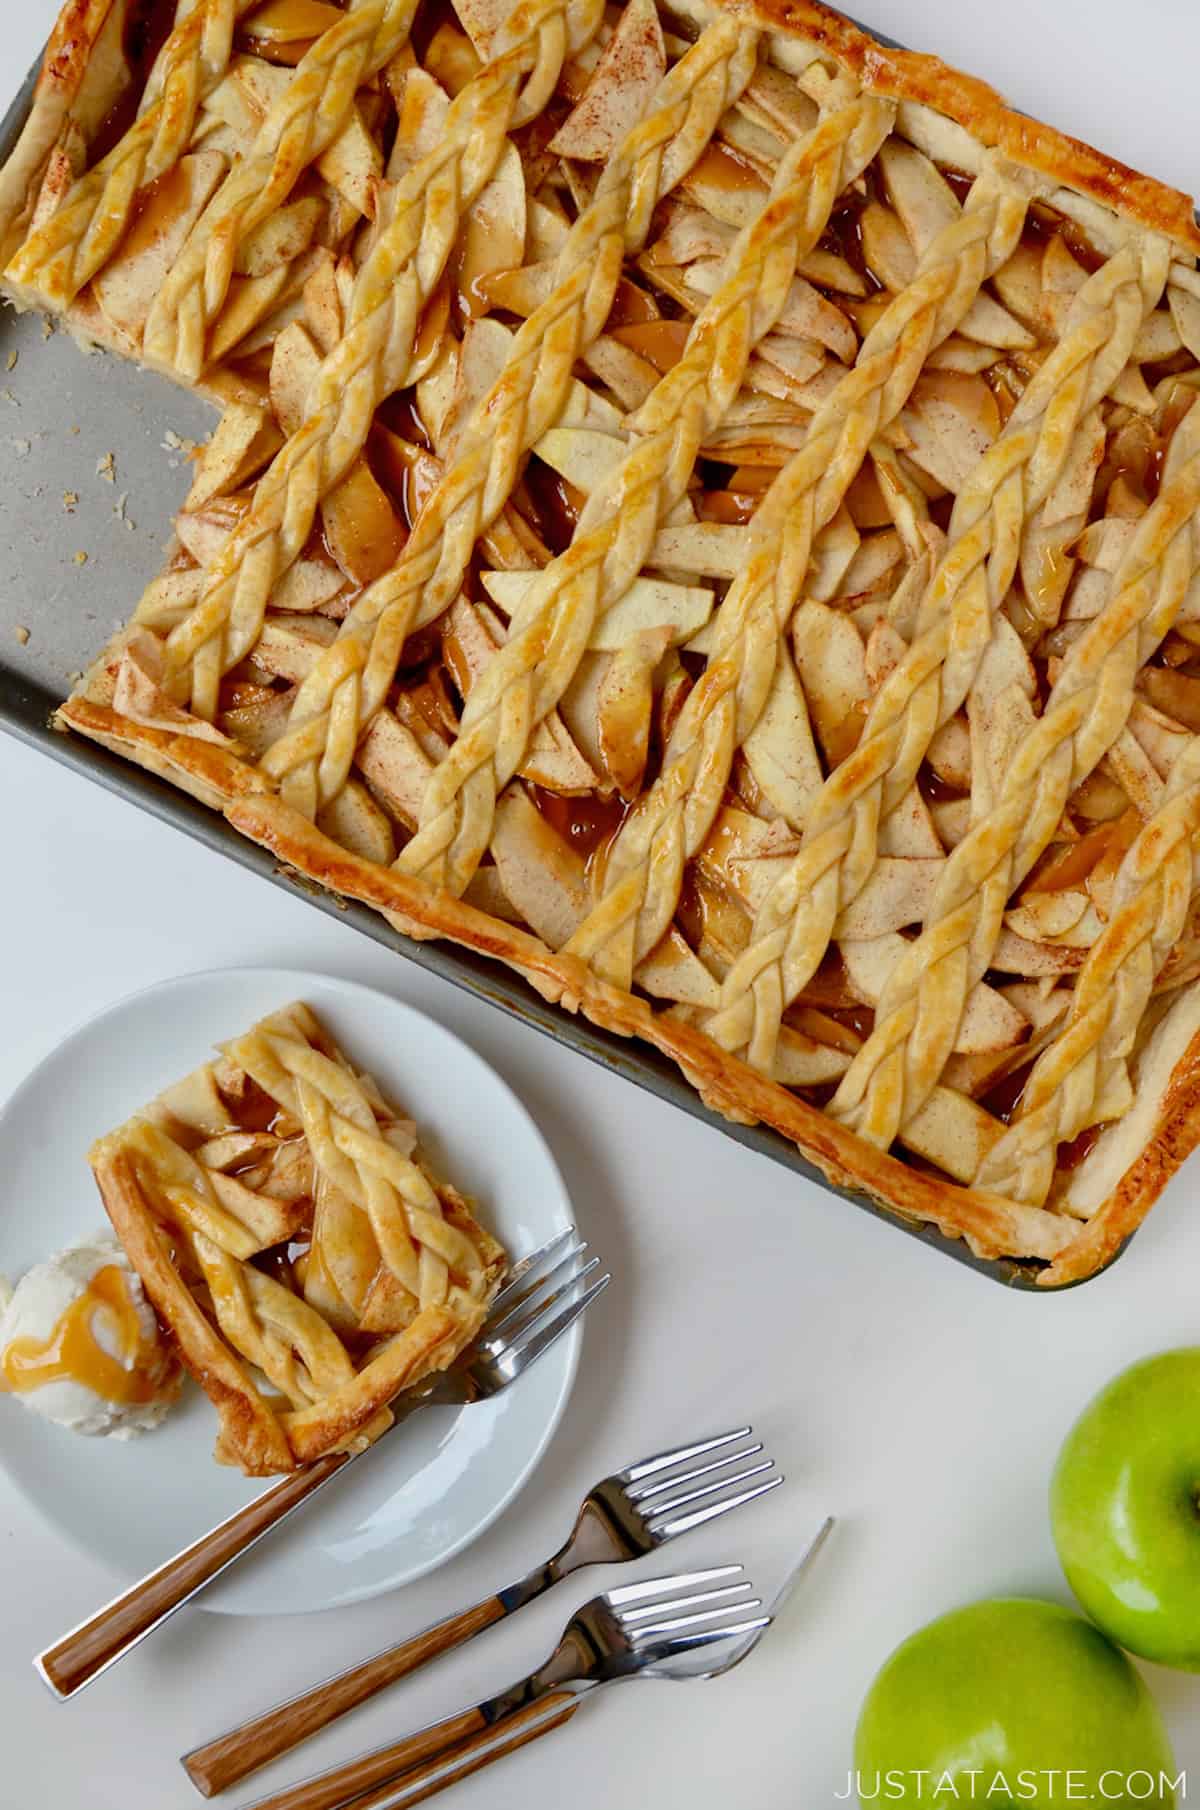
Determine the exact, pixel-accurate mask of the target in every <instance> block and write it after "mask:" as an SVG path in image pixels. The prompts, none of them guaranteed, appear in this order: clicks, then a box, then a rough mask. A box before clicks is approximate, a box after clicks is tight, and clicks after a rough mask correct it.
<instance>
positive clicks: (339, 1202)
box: [91, 1004, 505, 1476]
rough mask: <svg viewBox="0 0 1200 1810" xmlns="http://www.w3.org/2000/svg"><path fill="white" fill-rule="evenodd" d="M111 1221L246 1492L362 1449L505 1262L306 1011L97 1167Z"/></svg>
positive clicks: (112, 1139) (215, 1066) (450, 1342)
mask: <svg viewBox="0 0 1200 1810" xmlns="http://www.w3.org/2000/svg"><path fill="white" fill-rule="evenodd" d="M91 1164H92V1170H93V1173H94V1174H95V1177H96V1180H97V1183H98V1184H99V1187H100V1193H101V1195H102V1196H103V1199H104V1205H105V1207H106V1208H107V1210H108V1215H109V1218H110V1219H111V1220H112V1223H113V1227H114V1229H115V1231H116V1233H117V1236H118V1238H119V1239H120V1240H121V1243H122V1245H123V1247H124V1249H125V1252H126V1254H127V1255H128V1257H129V1259H130V1262H131V1263H132V1264H133V1266H134V1268H135V1269H136V1270H137V1272H138V1275H139V1276H140V1277H141V1279H142V1283H143V1285H144V1287H145V1289H146V1293H147V1294H148V1296H149V1297H150V1299H151V1301H152V1302H153V1303H154V1306H155V1308H156V1309H157V1310H158V1313H159V1316H160V1318H161V1319H162V1321H163V1323H164V1324H165V1325H166V1326H167V1328H168V1329H169V1331H170V1333H171V1335H172V1337H173V1339H174V1341H175V1344H176V1345H177V1346H178V1349H179V1354H180V1356H181V1357H182V1359H183V1362H184V1363H185V1365H186V1366H187V1368H188V1369H189V1370H190V1371H191V1373H192V1375H193V1376H194V1377H195V1379H196V1381H197V1382H198V1383H199V1384H200V1386H201V1387H202V1388H203V1389H204V1391H205V1392H206V1394H207V1395H208V1396H209V1397H210V1398H211V1400H212V1401H213V1403H214V1404H215V1406H216V1408H217V1412H218V1414H219V1415H220V1432H219V1434H218V1438H217V1445H216V1456H217V1458H218V1459H219V1460H220V1461H221V1462H223V1463H227V1464H239V1465H240V1466H241V1467H242V1469H243V1470H244V1471H246V1472H247V1473H249V1474H250V1475H253V1476H266V1475H269V1474H271V1473H272V1472H275V1471H290V1470H293V1469H295V1467H296V1466H297V1465H300V1464H305V1463H307V1462H309V1461H310V1460H312V1459H314V1458H319V1457H321V1456H322V1455H323V1454H324V1453H326V1452H332V1451H340V1450H343V1449H346V1448H350V1449H353V1448H354V1447H356V1446H359V1445H361V1444H362V1443H365V1442H369V1441H370V1440H372V1439H375V1438H377V1437H378V1436H379V1434H380V1433H382V1432H383V1431H384V1430H385V1429H386V1428H387V1427H388V1426H390V1424H391V1418H392V1417H391V1414H390V1412H389V1409H388V1403H389V1402H390V1401H391V1400H392V1399H393V1398H394V1397H395V1396H396V1395H398V1394H399V1393H400V1392H401V1391H402V1390H404V1389H407V1388H410V1387H411V1386H412V1385H413V1384H414V1383H417V1382H419V1381H420V1380H421V1379H422V1378H423V1377H425V1376H428V1375H429V1374H430V1373H431V1372H433V1371H437V1370H443V1369H445V1368H446V1367H447V1366H448V1365H449V1364H451V1363H453V1362H454V1360H455V1358H456V1357H458V1356H459V1354H460V1353H461V1352H462V1351H463V1350H464V1348H465V1347H466V1346H467V1345H469V1344H470V1343H471V1341H472V1340H473V1339H474V1338H475V1336H476V1334H477V1333H478V1331H479V1328H480V1327H481V1325H482V1324H483V1321H484V1319H485V1317H486V1314H487V1309H488V1304H489V1302H490V1301H491V1298H492V1296H493V1295H494V1293H495V1291H496V1289H497V1287H498V1286H499V1282H500V1278H501V1276H502V1274H503V1270H504V1262H505V1260H504V1253H503V1251H502V1250H501V1248H500V1246H499V1245H498V1244H497V1243H496V1241H495V1239H494V1238H492V1237H491V1236H490V1235H489V1234H488V1233H487V1232H485V1231H484V1229H483V1227H482V1226H481V1225H480V1224H479V1222H478V1220H477V1219H476V1218H475V1217H474V1214H473V1212H472V1210H471V1207H470V1206H469V1205H468V1203H467V1202H466V1201H465V1200H464V1199H463V1198H462V1196H461V1195H459V1194H457V1193H456V1192H455V1190H454V1189H453V1188H452V1187H450V1186H449V1184H448V1183H447V1182H444V1181H442V1180H441V1179H440V1178H439V1177H437V1176H436V1175H435V1174H434V1173H433V1172H432V1170H431V1169H430V1167H429V1164H428V1162H427V1161H426V1159H425V1158H424V1156H423V1155H422V1153H421V1150H420V1148H419V1146H418V1144H417V1139H416V1133H415V1130H414V1127H413V1126H412V1124H411V1123H410V1122H409V1121H408V1120H407V1119H405V1118H404V1117H403V1116H402V1115H401V1114H400V1113H399V1111H398V1110H397V1109H396V1108H395V1107H393V1106H392V1105H390V1104H389V1103H388V1102H387V1101H386V1100H385V1099H384V1097H383V1095H382V1094H381V1093H380V1091H379V1089H378V1087H377V1086H376V1084H375V1082H374V1081H373V1080H372V1079H371V1077H370V1076H369V1075H362V1074H359V1073H358V1072H357V1071H356V1070H355V1069H354V1068H353V1067H352V1066H351V1065H350V1063H349V1062H348V1061H347V1059H346V1057H345V1055H343V1053H342V1051H341V1050H340V1049H338V1048H337V1046H336V1045H335V1044H334V1043H333V1041H332V1040H331V1038H330V1037H329V1035H328V1034H327V1032H326V1031H325V1030H324V1028H323V1027H322V1025H321V1024H320V1023H319V1021H318V1019H317V1018H316V1016H315V1015H314V1014H313V1013H312V1012H311V1011H310V1010H309V1008H308V1007H307V1006H305V1005H301V1004H296V1005H291V1006H288V1007H287V1008H286V1009H285V1010H283V1011H280V1012H275V1013H273V1014H272V1015H271V1016H270V1017H269V1018H264V1019H263V1020H262V1022H261V1023H259V1024H256V1025H255V1026H254V1028H253V1029H252V1030H251V1031H249V1032H248V1033H247V1034H246V1035H245V1036H244V1037H239V1038H236V1039H235V1040H234V1041H233V1042H231V1043H228V1044H226V1045H225V1046H224V1047H223V1048H222V1050H221V1053H220V1055H219V1057H218V1058H217V1060H216V1061H214V1062H209V1063H205V1064H204V1065H203V1066H202V1067H200V1068H198V1069H196V1070H195V1071H194V1072H193V1073H192V1074H190V1075H188V1076H187V1077H186V1079H185V1080H183V1081H180V1082H178V1083H177V1084H176V1085H175V1086H173V1087H169V1088H167V1090H166V1091H165V1092H164V1093H162V1094H160V1095H159V1096H158V1098H157V1099H156V1100H154V1101H152V1102H151V1104H150V1105H149V1106H147V1107H145V1108H143V1110H142V1111H141V1112H139V1113H137V1114H136V1115H135V1116H134V1117H133V1118H132V1119H130V1120H129V1122H128V1124H125V1125H122V1126H121V1127H120V1128H119V1129H118V1130H116V1131H113V1132H110V1133H109V1134H108V1135H107V1136H106V1137H102V1138H101V1139H100V1140H99V1141H98V1142H97V1143H96V1144H95V1145H94V1146H93V1149H92V1151H91Z"/></svg>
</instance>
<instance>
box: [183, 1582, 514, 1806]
mask: <svg viewBox="0 0 1200 1810" xmlns="http://www.w3.org/2000/svg"><path fill="white" fill-rule="evenodd" d="M506 1613H507V1611H506V1609H505V1606H504V1604H503V1602H502V1601H501V1600H500V1598H499V1597H498V1596H490V1597H488V1599H487V1601H486V1602H482V1603H478V1604H476V1606H475V1607H474V1608H473V1609H465V1610H463V1612H462V1614H460V1615H452V1616H451V1617H450V1618H449V1620H447V1621H442V1622H438V1624H437V1625H436V1627H432V1628H426V1629H425V1631H424V1632H423V1633H421V1634H415V1635H413V1637H412V1638H411V1639H410V1640H404V1641H401V1642H400V1644H399V1646H395V1647H389V1648H388V1650H387V1652H385V1653H376V1654H375V1656H374V1657H373V1658H372V1659H366V1660H364V1661H363V1663H362V1664H361V1665H356V1666H353V1667H352V1668H351V1669H350V1670H349V1671H347V1672H342V1673H340V1674H339V1675H338V1676H337V1677H336V1678H330V1679H327V1680H326V1681H325V1683H323V1684H318V1685H315V1686H314V1687H313V1689H312V1690H309V1691H305V1692H303V1694H302V1695H301V1696H299V1697H293V1698H291V1699H290V1701H288V1702H287V1703H281V1704H278V1705H276V1707H275V1708H274V1709H269V1710H266V1711H264V1713H263V1714H262V1715H261V1716H257V1717H255V1719H254V1720H253V1721H252V1722H244V1723H243V1724H242V1725H241V1727H239V1728H234V1729H231V1730H230V1731H229V1733H228V1734H225V1735H220V1736H218V1738H217V1739H216V1740H215V1741H209V1742H208V1743H207V1745H205V1746H204V1747H196V1748H193V1750H192V1752H191V1753H187V1754H184V1756H183V1765H184V1769H185V1771H186V1772H187V1775H188V1777H189V1778H190V1779H191V1781H192V1783H193V1785H195V1787H196V1789H197V1791H199V1792H200V1793H201V1794H202V1795H203V1796H204V1797H215V1796H216V1794H217V1792H218V1791H225V1790H227V1789H228V1788H229V1786H230V1785H236V1784H237V1783H238V1781H239V1780H240V1779H244V1778H245V1777H246V1776H247V1774H248V1773H251V1772H256V1771H257V1770H258V1768H259V1767H260V1766H265V1765H266V1764H267V1762H268V1761H269V1760H277V1759H278V1758H279V1757H280V1755H281V1754H285V1753H289V1752H290V1751H291V1749H292V1748H293V1747H297V1746H299V1744H300V1742H301V1741H306V1740H307V1739H308V1737H309V1736H310V1735H314V1734H316V1732H317V1730H318V1729H319V1728H324V1727H326V1726H327V1724H328V1723H330V1722H334V1721H336V1720H337V1718H338V1717H339V1716H344V1715H345V1714H346V1712H347V1710H351V1709H355V1708H357V1706H358V1705H359V1704H360V1703H365V1702H366V1701H367V1699H368V1698H369V1697H373V1696H375V1694H376V1692H377V1691H381V1690H384V1689H386V1687H387V1686H388V1685H389V1684H394V1683H395V1682H396V1680H397V1679H399V1678H404V1677H405V1676H407V1674H408V1673H409V1672H415V1671H416V1670H417V1668H418V1666H422V1665H424V1664H426V1662H427V1661H428V1660H430V1659H435V1658H436V1657H437V1656H438V1654H439V1653H448V1652H449V1651H450V1650H451V1648H452V1647H457V1646H460V1645H461V1644H462V1642H463V1641H465V1640H470V1639H471V1637H472V1635H475V1634H478V1633H480V1632H481V1631H482V1630H483V1629H484V1628H490V1627H491V1625H492V1623H493V1622H497V1621H500V1620H502V1619H503V1617H504V1615H505V1614H506ZM393 1770H394V1769H393Z"/></svg>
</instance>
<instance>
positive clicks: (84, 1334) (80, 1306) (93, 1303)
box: [0, 1263, 157, 1402]
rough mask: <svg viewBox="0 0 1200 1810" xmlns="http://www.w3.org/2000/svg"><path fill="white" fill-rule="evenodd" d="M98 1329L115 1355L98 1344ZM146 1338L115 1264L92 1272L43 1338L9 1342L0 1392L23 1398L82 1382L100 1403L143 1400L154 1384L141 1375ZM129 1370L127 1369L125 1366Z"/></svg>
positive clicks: (1, 1357) (0, 1366)
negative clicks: (36, 1391) (56, 1385)
mask: <svg viewBox="0 0 1200 1810" xmlns="http://www.w3.org/2000/svg"><path fill="white" fill-rule="evenodd" d="M97 1323H99V1324H100V1325H103V1326H104V1327H105V1328H106V1329H107V1331H108V1333H109V1336H110V1339H111V1342H112V1343H113V1344H114V1345H115V1347H116V1352H115V1355H114V1353H112V1352H109V1351H107V1350H106V1349H105V1347H104V1346H103V1345H102V1344H101V1343H100V1340H99V1338H98V1336H97V1330H98V1325H97ZM144 1346H145V1340H144V1338H143V1334H142V1323H141V1320H140V1318H139V1315H138V1311H137V1307H136V1304H135V1302H134V1298H133V1296H132V1294H131V1293H130V1290H129V1278H128V1276H127V1275H126V1272H125V1271H124V1270H123V1269H122V1268H121V1267H120V1265H119V1264H116V1263H108V1264H105V1266H104V1268H103V1269H99V1270H97V1271H96V1274H95V1275H94V1276H93V1277H92V1279H91V1281H90V1282H89V1283H88V1285H87V1288H86V1289H85V1290H84V1292H83V1293H82V1294H81V1295H80V1296H79V1299H78V1300H77V1301H72V1303H71V1305H70V1306H69V1307H68V1308H67V1310H66V1312H65V1313H64V1314H62V1316H61V1317H60V1319H59V1320H58V1322H57V1324H56V1325H55V1327H54V1329H53V1331H52V1332H51V1333H50V1336H49V1337H48V1338H46V1339H35V1338H23V1339H13V1340H12V1341H11V1342H10V1343H9V1344H8V1345H7V1346H6V1347H5V1349H4V1352H3V1353H2V1354H0V1389H4V1390H11V1391H12V1392H13V1393H14V1394H18V1395H20V1394H24V1393H26V1392H27V1391H29V1390H31V1389H41V1388H43V1387H44V1386H45V1384H47V1383H68V1382H69V1383H81V1384H82V1385H83V1387H84V1388H85V1389H90V1390H91V1391H92V1393H93V1394H94V1395H98V1396H100V1397H101V1399H102V1400H104V1401H110V1402H148V1401H153V1399H154V1396H155V1393H156V1387H157V1386H156V1384H155V1382H154V1381H153V1380H152V1379H151V1378H150V1377H149V1376H147V1375H146V1374H145V1366H143V1365H142V1364H141V1363H140V1362H139V1360H140V1359H141V1357H142V1354H143V1350H144ZM127 1366H128V1367H127Z"/></svg>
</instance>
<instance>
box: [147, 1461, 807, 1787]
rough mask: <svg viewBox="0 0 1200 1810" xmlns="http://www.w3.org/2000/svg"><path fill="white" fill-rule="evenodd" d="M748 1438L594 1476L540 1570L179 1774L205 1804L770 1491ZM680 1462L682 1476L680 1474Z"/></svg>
mask: <svg viewBox="0 0 1200 1810" xmlns="http://www.w3.org/2000/svg"><path fill="white" fill-rule="evenodd" d="M751 1433H752V1429H751V1428H750V1427H738V1428H736V1429H735V1430H734V1431H733V1432H730V1433H719V1434H718V1435H717V1436H716V1437H715V1438H713V1439H703V1440H700V1441H699V1442H698V1443H694V1444H691V1445H684V1446H677V1447H675V1449H674V1450H673V1451H668V1452H658V1453H656V1454H654V1456H653V1457H650V1458H644V1459H642V1460H641V1461H640V1462H639V1463H637V1464H632V1465H630V1466H628V1468H627V1469H625V1470H623V1471H617V1472H615V1473H614V1474H613V1475H612V1476H611V1477H605V1478H603V1479H602V1481H601V1482H599V1483H597V1484H596V1485H595V1487H594V1488H593V1489H591V1490H589V1492H588V1494H587V1495H586V1496H585V1498H584V1500H583V1503H582V1505H581V1507H580V1509H579V1513H578V1515H577V1516H576V1518H575V1525H574V1527H573V1528H572V1530H571V1533H570V1535H569V1537H568V1538H567V1540H566V1541H565V1542H564V1544H563V1545H562V1546H560V1547H559V1549H558V1551H557V1552H556V1553H555V1554H554V1556H553V1557H552V1558H550V1559H548V1560H547V1561H546V1563H545V1564H544V1565H539V1566H537V1567H536V1568H535V1569H534V1570H533V1571H531V1572H529V1573H528V1575H527V1576H525V1577H523V1578H520V1579H518V1581H517V1582H516V1583H515V1584H509V1585H508V1587H507V1588H506V1589H504V1590H501V1591H499V1592H497V1594H496V1595H495V1596H491V1597H488V1598H487V1599H486V1601H484V1602H481V1603H477V1604H476V1605H475V1606H474V1607H473V1608H470V1609H465V1610H463V1611H462V1612H461V1614H458V1615H453V1616H451V1617H450V1618H449V1619H448V1620H446V1621H443V1622H439V1623H437V1624H436V1625H435V1626H433V1627H430V1628H426V1629H425V1630H424V1631H423V1632H422V1633H420V1634H416V1635H414V1636H412V1637H411V1638H410V1639H408V1640H404V1641H401V1642H400V1644H399V1645H398V1646H394V1647H389V1648H388V1649H387V1650H386V1651H385V1652H382V1653H376V1654H374V1655H373V1656H372V1657H371V1658H370V1659H366V1660H363V1661H362V1662H361V1663H360V1664H359V1665H356V1666H352V1667H351V1668H350V1669H349V1670H348V1671H345V1672H340V1673H338V1674H337V1675H336V1676H335V1677H333V1678H327V1679H325V1680H323V1682H322V1683H320V1684H318V1685H315V1686H314V1687H313V1688H312V1689H311V1690H308V1691H305V1692H303V1693H302V1694H301V1695H300V1696H297V1697H292V1698H290V1699H289V1700H288V1701H287V1702H286V1703H281V1704H279V1705H277V1706H276V1707H275V1708H274V1709H269V1710H266V1711H264V1713H263V1714H262V1715H260V1716H257V1717H255V1718H254V1719H253V1720H251V1721H249V1722H245V1723H243V1724H242V1725H241V1726H240V1727H238V1728H235V1729H232V1730H230V1731H229V1733H227V1734H224V1735H220V1736H218V1737H217V1739H216V1740H214V1741H210V1742H208V1743H207V1744H206V1745H205V1746H203V1747H197V1748H194V1749H193V1750H192V1752H191V1753H188V1754H185V1755H184V1756H183V1765H184V1767H185V1769H186V1771H187V1774H188V1777H189V1778H190V1779H191V1781H192V1783H193V1784H194V1785H195V1787H196V1789H197V1790H198V1791H199V1792H200V1793H201V1794H202V1795H203V1796H204V1797H213V1796H215V1794H216V1793H217V1792H218V1791H224V1790H226V1789H228V1787H229V1786H230V1785H235V1784H237V1783H238V1781H239V1780H240V1779H244V1778H246V1777H247V1776H248V1774H250V1773H251V1772H256V1771H257V1770H258V1768H259V1767H260V1766H265V1765H266V1764H267V1763H268V1761H270V1760H277V1759H278V1758H279V1757H280V1756H281V1755H282V1754H285V1753H289V1752H290V1751H291V1750H292V1748H293V1747H297V1746H299V1744H300V1743H301V1742H302V1741H305V1740H307V1739H308V1737H309V1736H310V1735H313V1734H316V1732H317V1730H318V1729H321V1728H325V1727H327V1726H328V1724H329V1723H330V1722H333V1721H336V1719H337V1718H338V1717H339V1716H342V1715H345V1714H346V1712H347V1711H348V1710H351V1709H355V1708H356V1707H357V1706H358V1705H359V1704H360V1703H365V1702H366V1701H367V1699H368V1698H370V1697H373V1696H375V1695H376V1693H377V1692H378V1691H381V1690H383V1689H385V1688H386V1687H387V1686H388V1685H389V1684H394V1683H395V1682H396V1680H397V1679H399V1678H403V1677H406V1676H407V1675H408V1674H409V1673H410V1672H414V1671H416V1670H417V1668H418V1667H419V1666H422V1665H424V1664H426V1663H427V1662H428V1661H429V1660H431V1659H434V1658H436V1657H437V1656H438V1655H439V1654H441V1653H448V1652H450V1651H451V1650H452V1649H453V1648H454V1647H457V1646H461V1645H462V1644H463V1643H464V1642H465V1641H468V1640H470V1639H472V1638H473V1637H474V1636H475V1635H476V1634H479V1633H481V1632H482V1631H483V1629H485V1628H488V1627H491V1626H492V1624H493V1623H494V1622H498V1621H502V1620H503V1619H504V1618H505V1617H506V1616H509V1615H512V1614H514V1613H515V1612H516V1611H517V1610H518V1609H521V1608H523V1607H524V1606H525V1604H526V1603H530V1602H532V1601H533V1600H534V1599H535V1597H539V1596H541V1595H542V1594H543V1593H544V1592H545V1591H546V1590H549V1589H550V1588H551V1586H552V1585H554V1584H556V1583H558V1582H559V1580H560V1579H561V1578H564V1577H568V1576H569V1575H570V1574H571V1573H572V1572H573V1571H578V1570H579V1569H580V1568H581V1567H582V1566H584V1565H596V1564H606V1563H619V1562H623V1561H625V1560H628V1559H634V1558H640V1557H642V1556H643V1555H644V1554H646V1553H649V1552H654V1551H656V1550H657V1548H658V1547H660V1546H664V1545H665V1544H666V1543H667V1541H668V1540H673V1539H675V1538H676V1537H677V1535H679V1534H682V1533H687V1532H689V1531H690V1530H691V1529H692V1528H694V1527H699V1526H701V1525H702V1524H703V1523H704V1522H706V1521H713V1520H716V1519H717V1518H718V1517H719V1516H721V1515H725V1514H728V1513H729V1512H730V1510H731V1509H734V1508H739V1507H741V1506H742V1504H743V1503H746V1502H751V1501H753V1500H754V1499H755V1497H757V1496H762V1495H765V1494H766V1493H767V1491H768V1490H773V1489H777V1488H778V1487H779V1485H780V1484H781V1483H782V1482H783V1478H782V1476H781V1475H780V1474H779V1473H778V1472H776V1471H775V1469H774V1460H773V1459H771V1458H763V1457H760V1454H761V1453H762V1450H763V1447H762V1442H761V1441H760V1440H751V1439H750V1435H751ZM748 1441H749V1443H747V1442H748ZM755 1460H757V1462H754V1461H755ZM685 1465H686V1466H687V1467H688V1468H687V1469H684V1470H681V1469H680V1468H679V1467H680V1466H685ZM768 1473H774V1474H773V1475H768Z"/></svg>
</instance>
